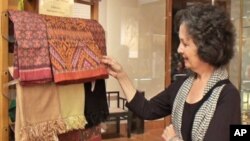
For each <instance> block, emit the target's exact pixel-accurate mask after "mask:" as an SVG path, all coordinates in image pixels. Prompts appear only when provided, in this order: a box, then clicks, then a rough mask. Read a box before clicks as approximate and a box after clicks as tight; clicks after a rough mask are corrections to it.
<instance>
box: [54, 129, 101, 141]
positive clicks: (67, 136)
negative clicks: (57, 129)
mask: <svg viewBox="0 0 250 141" xmlns="http://www.w3.org/2000/svg"><path fill="white" fill-rule="evenodd" d="M58 138H59V141H101V140H102V136H101V127H100V126H99V125H98V126H94V127H92V128H88V129H80V130H74V131H70V132H67V133H64V134H60V135H59V136H58Z"/></svg>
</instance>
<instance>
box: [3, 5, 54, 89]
mask: <svg viewBox="0 0 250 141" xmlns="http://www.w3.org/2000/svg"><path fill="white" fill-rule="evenodd" d="M8 13H9V18H10V21H11V22H10V24H13V26H14V36H15V40H16V42H15V44H14V78H15V79H19V80H20V84H22V85H25V84H34V83H46V82H51V81H52V74H51V72H52V71H51V63H50V59H49V48H48V47H49V46H48V40H47V39H48V38H47V29H46V24H45V22H44V20H43V19H42V18H41V15H39V14H35V13H32V12H25V11H15V10H10V11H8Z"/></svg>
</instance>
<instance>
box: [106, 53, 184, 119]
mask: <svg viewBox="0 0 250 141" xmlns="http://www.w3.org/2000/svg"><path fill="white" fill-rule="evenodd" d="M101 61H102V63H104V64H105V65H106V66H107V69H108V72H109V74H110V75H111V76H113V77H114V78H116V79H117V80H118V82H119V84H120V86H121V88H122V90H123V92H124V94H125V96H126V98H127V101H128V103H127V107H128V108H129V109H130V110H131V111H133V112H134V113H136V114H137V115H138V116H139V117H141V118H143V119H148V120H153V119H158V118H162V117H164V116H167V115H169V114H171V111H172V104H173V101H174V98H175V95H176V93H177V91H178V89H179V87H180V86H181V84H182V82H183V81H177V82H176V83H173V84H171V85H170V86H169V87H168V88H167V89H165V90H164V91H162V92H160V93H159V94H156V96H154V97H153V98H152V99H150V100H147V99H146V98H145V97H144V94H143V92H139V91H137V90H136V88H135V87H134V86H133V84H132V82H131V81H130V80H129V77H128V76H127V74H126V73H125V72H124V71H123V69H122V66H121V65H120V64H119V63H117V62H116V61H115V60H113V59H112V58H110V57H107V56H103V58H102V60H101ZM152 87H153V85H152Z"/></svg>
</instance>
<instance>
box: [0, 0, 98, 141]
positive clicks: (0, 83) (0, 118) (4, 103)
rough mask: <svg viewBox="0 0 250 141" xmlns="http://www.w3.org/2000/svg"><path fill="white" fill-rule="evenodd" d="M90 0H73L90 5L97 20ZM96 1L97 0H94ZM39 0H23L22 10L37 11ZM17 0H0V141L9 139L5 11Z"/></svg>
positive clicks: (95, 7)
mask: <svg viewBox="0 0 250 141" xmlns="http://www.w3.org/2000/svg"><path fill="white" fill-rule="evenodd" d="M91 1H92V0H86V2H85V1H84V0H75V2H77V3H82V4H87V5H90V6H91V19H95V20H98V2H91ZM95 1H97V0H95ZM38 4H39V0H25V4H24V10H26V11H33V12H38ZM17 8H18V1H17V0H0V12H1V23H0V27H1V29H0V31H1V32H0V33H1V39H0V73H1V80H0V141H9V131H10V128H9V115H8V108H9V99H8V98H7V96H8V87H6V84H7V83H8V77H9V73H8V66H10V65H11V64H12V63H11V61H9V60H12V59H11V58H9V53H8V41H7V40H6V39H5V38H6V37H8V18H7V15H6V11H7V10H8V9H17Z"/></svg>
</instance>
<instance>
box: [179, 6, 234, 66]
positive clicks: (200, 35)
mask: <svg viewBox="0 0 250 141" xmlns="http://www.w3.org/2000/svg"><path fill="white" fill-rule="evenodd" d="M183 23H184V24H185V25H186V27H187V30H188V34H189V35H190V36H191V38H192V39H193V41H194V43H195V44H196V45H197V47H198V55H199V57H200V58H201V59H202V60H203V61H205V62H207V63H209V64H210V65H213V66H215V67H221V66H224V65H226V64H228V63H229V61H230V60H231V58H233V56H234V46H235V28H234V26H233V24H232V22H231V20H230V17H229V15H228V14H227V13H226V12H224V11H223V10H222V9H220V8H218V7H216V6H212V5H207V4H195V5H192V6H190V7H188V8H186V9H183V10H180V11H178V12H177V13H176V15H175V27H176V28H178V30H179V26H180V25H181V24H183Z"/></svg>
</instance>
